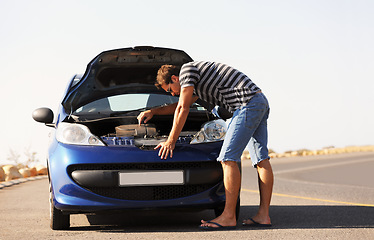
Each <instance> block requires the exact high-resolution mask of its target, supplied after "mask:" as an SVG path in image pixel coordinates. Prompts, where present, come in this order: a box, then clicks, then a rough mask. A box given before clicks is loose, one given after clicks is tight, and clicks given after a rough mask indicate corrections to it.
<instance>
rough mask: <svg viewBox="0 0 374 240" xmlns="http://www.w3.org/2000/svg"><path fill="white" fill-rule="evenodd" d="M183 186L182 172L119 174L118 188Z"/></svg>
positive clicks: (133, 172)
mask: <svg viewBox="0 0 374 240" xmlns="http://www.w3.org/2000/svg"><path fill="white" fill-rule="evenodd" d="M183 184H184V178H183V171H126V172H120V173H119V186H150V185H183Z"/></svg>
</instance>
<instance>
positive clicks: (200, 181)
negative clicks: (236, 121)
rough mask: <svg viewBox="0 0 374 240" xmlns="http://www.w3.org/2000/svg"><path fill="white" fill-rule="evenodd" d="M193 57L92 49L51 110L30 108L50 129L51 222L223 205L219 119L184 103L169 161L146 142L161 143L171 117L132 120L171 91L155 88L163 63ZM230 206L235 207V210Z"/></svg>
mask: <svg viewBox="0 0 374 240" xmlns="http://www.w3.org/2000/svg"><path fill="white" fill-rule="evenodd" d="M190 61H192V59H191V57H190V56H188V55H187V54H186V53H185V52H183V51H181V50H175V49H167V48H156V47H145V46H144V47H134V48H124V49H117V50H110V51H105V52H102V53H100V54H99V55H98V56H96V57H95V58H94V59H93V60H92V61H91V62H90V63H89V64H88V66H87V69H86V71H85V73H84V74H83V75H75V76H74V77H73V78H72V79H71V81H69V83H68V85H67V88H66V91H65V92H64V94H63V98H62V102H61V103H60V105H59V109H58V112H57V114H56V117H55V114H54V113H53V112H52V110H50V109H48V108H39V109H36V110H35V111H34V112H33V118H34V120H36V121H38V122H42V123H45V125H47V126H49V127H53V128H54V129H55V130H54V131H53V132H54V134H53V135H52V136H51V138H52V139H51V143H50V146H49V148H48V159H47V164H48V173H49V174H48V176H49V183H50V188H49V189H50V211H51V214H50V216H51V228H52V229H55V230H57V229H67V228H69V226H70V214H88V213H90V214H92V213H95V214H100V213H104V212H108V211H111V210H113V211H121V210H124V211H125V210H130V209H136V210H139V211H141V210H142V209H181V208H183V209H193V210H196V209H201V210H204V209H213V210H214V211H215V213H216V215H219V214H220V213H221V212H222V210H223V207H224V204H225V193H224V186H223V178H222V167H221V165H220V163H219V162H217V161H216V158H217V157H218V154H219V151H220V149H221V146H222V141H223V138H224V136H225V132H226V125H225V122H224V120H222V119H220V118H219V117H218V115H217V114H213V113H212V111H211V110H212V109H213V108H212V107H213V106H209V105H208V104H206V103H205V102H202V101H200V102H199V101H198V102H197V103H194V104H193V105H192V106H191V108H190V113H189V116H188V119H187V121H186V124H185V126H184V128H183V130H182V133H181V135H180V136H179V139H178V142H177V144H176V148H175V152H174V155H173V158H168V159H167V160H162V159H160V157H159V156H158V150H154V147H155V146H156V145H157V144H158V143H160V142H162V141H165V140H166V139H167V137H168V134H169V132H170V130H171V127H172V123H173V116H172V115H165V116H154V117H153V118H152V119H151V120H150V121H149V122H147V124H141V125H138V121H137V116H138V115H139V113H140V112H142V111H144V110H147V109H150V108H154V107H157V106H162V105H167V104H172V103H175V102H177V101H178V97H174V96H171V95H170V94H169V93H167V92H165V91H164V90H162V89H161V90H160V89H157V88H156V87H155V86H154V82H155V79H156V75H157V71H158V69H159V68H160V66H161V65H163V64H174V65H182V64H184V63H187V62H190ZM237 211H239V210H237Z"/></svg>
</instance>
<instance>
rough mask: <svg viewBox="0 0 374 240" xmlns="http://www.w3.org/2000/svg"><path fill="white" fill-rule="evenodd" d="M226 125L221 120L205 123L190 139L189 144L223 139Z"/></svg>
mask: <svg viewBox="0 0 374 240" xmlns="http://www.w3.org/2000/svg"><path fill="white" fill-rule="evenodd" d="M225 134H226V123H225V121H223V120H222V119H218V120H214V121H210V122H207V123H205V124H204V125H203V127H202V128H201V130H200V131H199V132H198V133H197V134H196V135H195V136H194V137H193V138H192V140H191V142H190V144H196V143H204V142H216V141H221V140H223V139H224V138H225Z"/></svg>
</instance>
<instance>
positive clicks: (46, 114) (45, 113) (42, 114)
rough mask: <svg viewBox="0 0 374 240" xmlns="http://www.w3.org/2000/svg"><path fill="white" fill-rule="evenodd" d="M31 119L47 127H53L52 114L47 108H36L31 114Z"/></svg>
mask: <svg viewBox="0 0 374 240" xmlns="http://www.w3.org/2000/svg"><path fill="white" fill-rule="evenodd" d="M32 118H33V119H34V120H35V121H37V122H41V123H44V124H45V125H46V126H48V127H55V124H54V123H53V118H54V115H53V112H52V110H51V109H49V108H38V109H35V110H34V111H33V112H32Z"/></svg>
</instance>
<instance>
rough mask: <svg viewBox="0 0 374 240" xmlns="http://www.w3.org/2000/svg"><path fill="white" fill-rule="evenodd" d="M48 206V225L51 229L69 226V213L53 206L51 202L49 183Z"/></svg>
mask: <svg viewBox="0 0 374 240" xmlns="http://www.w3.org/2000/svg"><path fill="white" fill-rule="evenodd" d="M49 208H50V227H51V229H53V230H65V229H68V228H69V227H70V215H69V214H64V213H62V211H60V210H58V209H57V208H55V206H54V203H53V193H52V185H51V183H49Z"/></svg>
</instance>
